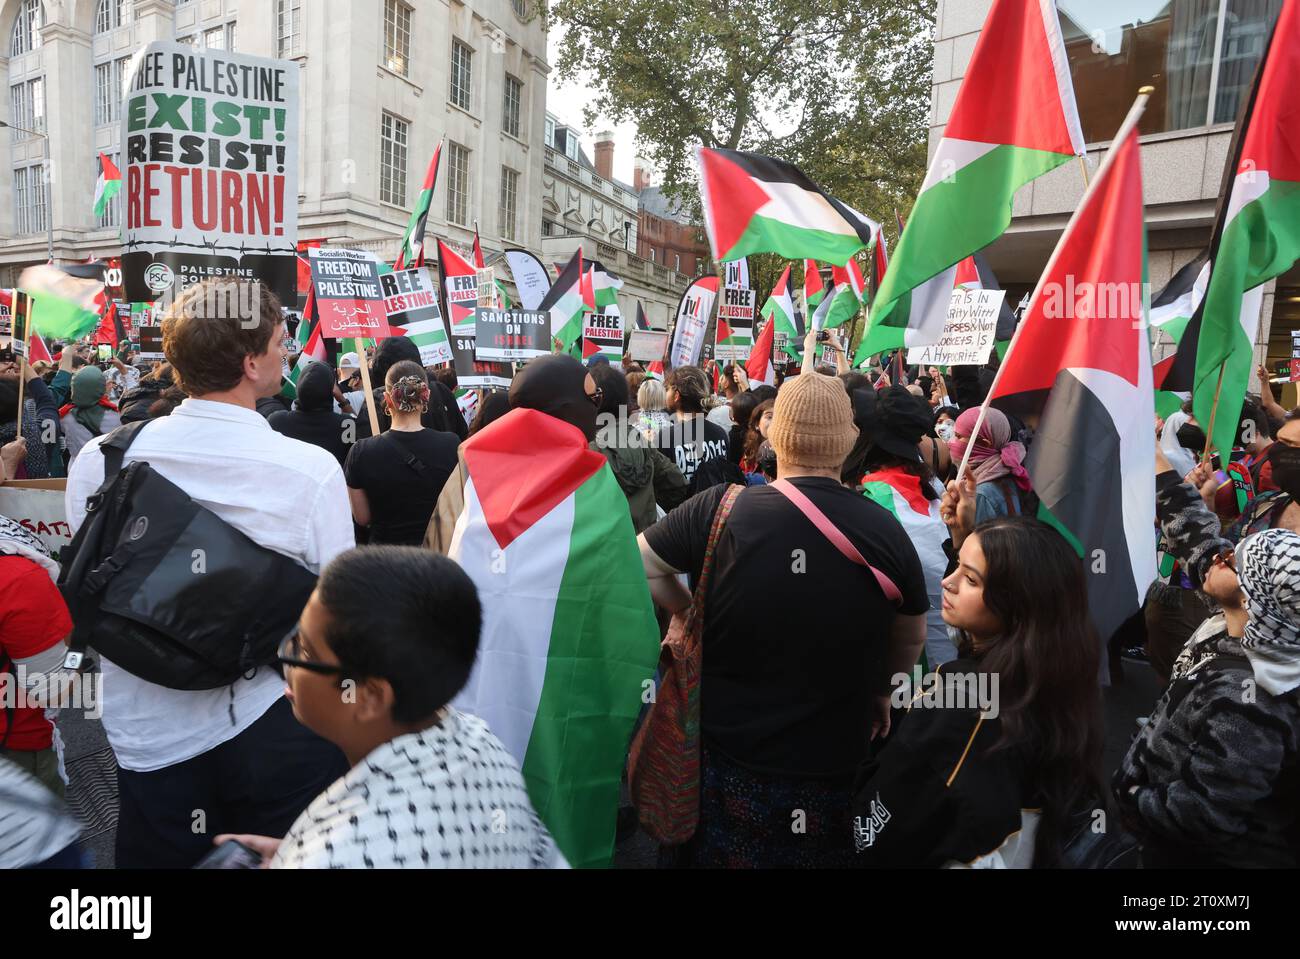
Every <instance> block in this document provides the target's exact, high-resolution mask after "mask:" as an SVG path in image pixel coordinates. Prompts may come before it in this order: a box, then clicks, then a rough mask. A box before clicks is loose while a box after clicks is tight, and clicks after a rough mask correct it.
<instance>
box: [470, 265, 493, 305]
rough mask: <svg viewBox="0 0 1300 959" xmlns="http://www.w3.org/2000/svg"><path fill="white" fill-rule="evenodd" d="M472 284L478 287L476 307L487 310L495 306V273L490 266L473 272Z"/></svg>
mask: <svg viewBox="0 0 1300 959" xmlns="http://www.w3.org/2000/svg"><path fill="white" fill-rule="evenodd" d="M474 282H475V283H476V284H477V286H478V298H477V305H478V306H482V307H485V308H487V309H489V310H491V309H495V308H496V305H497V272H496V270H494V269H493V268H492V267H490V266H485V267H482V268H480V269H478V270H476V271H475V273H474Z"/></svg>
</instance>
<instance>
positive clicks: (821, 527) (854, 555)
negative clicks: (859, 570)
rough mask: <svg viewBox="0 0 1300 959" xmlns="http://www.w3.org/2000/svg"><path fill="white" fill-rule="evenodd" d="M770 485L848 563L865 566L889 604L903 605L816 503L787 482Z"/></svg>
mask: <svg viewBox="0 0 1300 959" xmlns="http://www.w3.org/2000/svg"><path fill="white" fill-rule="evenodd" d="M770 485H771V487H772V488H773V489H774V490H776V491H777V492H778V493H780V494H781V495H782V496H784V497H785V498H786V499H788V500H789V501H790V502H791V503H793V504H794V505H795V508H797V509H798V510H799V512H801V513H803V515H804V516H806V517H807V518H808V521H809V522H811V523H812V524H813V525H814V526H816V527H817V530H818V531H819V532H820V533H821V534H822V535H823V536H825V537H826V538H827V539H828V540H830V543H831V545H832V546H834V547H835V548H836V549H837V550H839V551H840V554H841V555H842V556H843V557H844V558H845V559H847V560H848V561H849V562H850V563H856V564H857V565H859V566H865V567H866V568H867V569H868V570H870V571H871V575H872V576H874V577H875V578H876V582H877V583H878V584H879V585H880V588H881V590H882V591H883V592H884V594H885V597H886V598H887V599H888V600H889V601H890V602H891V603H893V604H894V605H895V606H901V605H902V604H903V594H902V593H901V592H900V591H899V589H898V587H897V586H896V585H894V581H893V580H892V579H890V578H889V577H888V576H887V575H885V574H884V573H883V572H881V571H880V570H878V569H876V567H874V566H872V565H871V564H870V563H868V562H867V560H866V558H865V557H864V556H863V555H862V553H860V552H859V551H858V548H857V547H856V546H854V545H853V543H851V542H850V541H849V538H848V537H847V536H845V535H844V534H843V533H841V532H840V531H839V530H838V529H837V528H836V526H835V524H834V523H832V522H831V521H830V519H829V518H828V517H827V516H826V514H825V513H823V512H822V511H821V510H820V509H819V508H818V507H817V504H816V503H814V502H813V501H812V500H810V499H809V498H808V497H807V496H805V495H804V493H803V492H802V491H801V490H800V489H799V488H798V487H797V486H795V485H794V484H793V483H791V482H790V481H789V480H777V481H776V482H775V483H772V484H770Z"/></svg>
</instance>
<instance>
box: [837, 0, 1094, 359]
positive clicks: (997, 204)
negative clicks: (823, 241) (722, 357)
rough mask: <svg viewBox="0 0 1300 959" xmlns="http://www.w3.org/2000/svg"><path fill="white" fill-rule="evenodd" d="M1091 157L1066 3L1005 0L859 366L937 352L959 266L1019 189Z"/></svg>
mask: <svg viewBox="0 0 1300 959" xmlns="http://www.w3.org/2000/svg"><path fill="white" fill-rule="evenodd" d="M1083 153H1084V146H1083V131H1082V128H1081V127H1080V126H1079V111H1078V108H1077V107H1076V105H1075V101H1074V89H1073V87H1072V86H1071V84H1070V66H1069V63H1068V62H1067V60H1066V53H1065V43H1064V40H1063V39H1062V36H1061V26H1060V22H1059V21H1058V19H1057V15H1056V4H1055V3H1054V2H1053V0H994V2H993V6H992V9H991V10H990V11H989V15H988V19H987V20H985V21H984V29H983V30H982V31H981V32H980V35H979V39H978V40H977V41H976V43H975V51H974V54H973V56H972V57H971V61H970V66H969V67H967V69H966V77H965V79H964V80H963V81H962V84H961V88H960V90H959V91H958V93H957V101H956V103H954V104H953V108H952V115H951V117H950V118H949V120H948V125H947V126H946V127H945V128H944V133H943V139H942V140H940V141H939V146H938V148H937V149H936V150H935V153H934V159H933V160H932V161H931V164H930V170H929V172H928V173H927V175H926V178H925V182H924V183H923V184H922V186H921V192H920V194H919V195H918V196H917V198H916V206H915V207H913V209H912V215H911V218H910V219H909V220H908V223H907V229H906V230H904V231H903V234H902V236H901V237H900V238H899V241H898V247H897V249H895V250H894V260H893V263H892V264H891V266H890V270H889V272H888V274H886V276H885V279H884V281H883V282H882V283H881V286H880V290H879V292H878V294H877V296H876V301H875V303H874V304H873V308H872V310H871V318H870V323H869V325H868V328H867V332H866V334H865V335H864V336H863V338H862V343H861V344H860V345H859V347H858V356H857V360H858V362H861V361H862V360H863V359H865V358H866V357H868V356H871V355H872V354H873V353H880V352H881V351H883V350H887V349H893V348H895V347H899V346H926V345H929V344H931V343H937V342H938V341H939V338H940V337H941V336H942V334H943V325H944V321H945V319H946V318H947V316H948V304H949V301H950V300H951V298H952V290H953V281H954V277H955V272H956V266H957V264H958V263H960V262H961V261H962V260H963V259H965V258H966V257H968V256H970V255H971V254H972V253H974V252H976V251H977V250H982V249H983V248H984V247H986V246H988V245H989V244H990V243H992V242H993V241H994V240H996V239H997V238H998V237H999V236H1001V235H1002V233H1003V232H1004V231H1005V230H1006V228H1007V225H1008V224H1009V223H1010V222H1011V202H1012V200H1013V199H1014V198H1015V195H1016V191H1017V190H1019V189H1020V188H1021V187H1022V186H1024V185H1025V184H1026V183H1029V182H1030V181H1031V180H1034V179H1036V178H1037V177H1040V176H1042V175H1043V174H1044V173H1047V172H1048V171H1049V170H1053V169H1055V168H1056V167H1058V166H1060V165H1061V164H1062V163H1066V162H1068V161H1069V160H1071V159H1072V158H1074V157H1075V156H1082V155H1083Z"/></svg>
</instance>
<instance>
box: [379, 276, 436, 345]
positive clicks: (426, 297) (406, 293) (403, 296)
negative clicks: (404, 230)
mask: <svg viewBox="0 0 1300 959" xmlns="http://www.w3.org/2000/svg"><path fill="white" fill-rule="evenodd" d="M379 281H380V283H381V285H382V286H383V288H384V312H385V313H387V314H388V325H389V326H390V327H392V328H393V332H395V333H396V332H399V328H400V331H401V332H404V333H405V334H406V338H407V339H408V340H410V341H411V342H413V343H414V344H415V345H416V346H418V347H419V348H420V363H421V364H423V365H424V366H433V365H435V364H437V363H450V362H451V344H450V343H449V342H448V340H447V326H446V324H445V323H443V321H442V310H441V309H440V308H439V307H438V288H437V287H436V286H435V285H434V282H433V277H431V276H430V275H429V271H428V270H427V269H426V268H424V267H417V268H416V269H414V270H397V271H395V272H393V273H385V274H383V275H382V276H380V278H379Z"/></svg>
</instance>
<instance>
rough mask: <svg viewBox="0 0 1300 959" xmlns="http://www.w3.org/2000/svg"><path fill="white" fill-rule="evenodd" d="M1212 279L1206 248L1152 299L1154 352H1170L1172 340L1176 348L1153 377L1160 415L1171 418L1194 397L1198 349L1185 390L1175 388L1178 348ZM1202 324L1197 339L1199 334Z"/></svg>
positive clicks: (1191, 361) (1208, 252)
mask: <svg viewBox="0 0 1300 959" xmlns="http://www.w3.org/2000/svg"><path fill="white" fill-rule="evenodd" d="M1209 282H1210V251H1209V250H1208V249H1206V250H1205V251H1204V252H1202V253H1201V254H1200V255H1199V256H1197V257H1196V258H1195V259H1194V260H1192V261H1191V262H1190V263H1188V264H1187V265H1186V266H1184V267H1183V268H1182V269H1181V270H1179V271H1178V272H1177V273H1175V274H1174V276H1173V278H1172V279H1171V280H1170V281H1169V284H1168V285H1167V286H1166V287H1165V288H1164V289H1163V290H1161V291H1160V293H1159V294H1157V295H1156V297H1155V299H1153V300H1152V301H1151V350H1152V353H1153V355H1157V356H1159V355H1160V354H1161V353H1165V352H1168V351H1169V343H1170V342H1171V341H1172V343H1173V345H1174V347H1175V349H1174V350H1173V352H1170V353H1169V355H1168V356H1164V357H1163V358H1162V359H1160V360H1158V361H1157V362H1156V363H1155V367H1154V369H1153V371H1152V379H1153V381H1154V383H1155V388H1156V415H1157V416H1161V417H1167V416H1169V414H1171V413H1173V412H1174V411H1175V410H1177V409H1179V408H1180V407H1181V406H1182V405H1183V403H1184V402H1185V401H1186V400H1188V399H1190V398H1191V377H1192V374H1193V372H1194V371H1195V368H1196V367H1195V358H1196V353H1195V349H1192V350H1191V355H1190V356H1189V357H1187V359H1188V361H1189V362H1188V365H1187V367H1186V370H1187V373H1186V375H1185V376H1184V377H1183V379H1184V381H1185V386H1186V388H1185V389H1178V390H1175V389H1172V384H1174V383H1177V382H1178V379H1179V378H1178V377H1177V376H1175V375H1174V365H1175V364H1176V363H1177V362H1178V348H1179V347H1180V345H1181V344H1182V341H1183V339H1184V334H1185V333H1186V331H1187V327H1188V326H1189V325H1190V324H1191V322H1192V319H1193V318H1194V317H1195V316H1196V314H1197V310H1198V308H1199V307H1200V305H1201V302H1202V301H1203V300H1204V299H1205V288H1206V287H1207V286H1208V285H1209ZM1199 335H1200V331H1199V326H1198V327H1197V328H1196V330H1195V331H1194V332H1193V334H1192V337H1193V339H1195V338H1197V337H1199Z"/></svg>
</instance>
